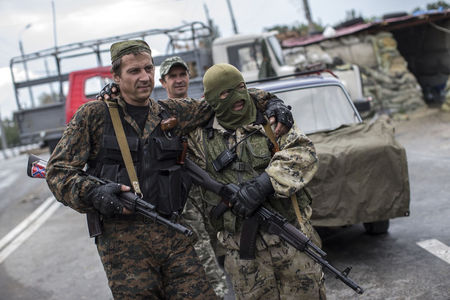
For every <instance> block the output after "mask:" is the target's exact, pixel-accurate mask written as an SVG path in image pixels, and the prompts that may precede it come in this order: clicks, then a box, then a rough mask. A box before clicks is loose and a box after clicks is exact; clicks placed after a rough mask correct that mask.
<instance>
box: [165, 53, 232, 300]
mask: <svg viewBox="0 0 450 300" xmlns="http://www.w3.org/2000/svg"><path fill="white" fill-rule="evenodd" d="M159 71H160V75H161V78H160V79H159V81H160V82H161V84H162V86H163V87H164V88H165V90H166V92H167V97H168V98H169V99H183V100H184V101H186V100H190V101H192V100H193V99H192V98H190V97H188V87H189V75H190V74H189V68H188V66H187V64H186V62H185V61H184V60H182V59H181V57H179V56H173V57H170V58H167V59H166V60H164V61H163V62H162V63H161V66H160V69H159ZM195 189H198V188H197V187H194V188H193V190H195ZM194 194H195V193H194ZM183 219H184V221H185V222H186V223H187V224H188V225H190V226H191V227H192V228H193V230H194V231H195V233H196V234H197V237H198V241H197V242H196V243H195V244H194V248H195V251H196V252H197V255H198V257H199V259H200V261H201V262H202V264H203V267H204V269H205V272H206V278H207V279H208V281H209V283H211V285H212V286H213V288H214V291H215V292H216V294H217V295H218V296H219V297H221V298H223V297H224V296H225V295H226V293H227V285H226V277H225V273H224V272H223V270H222V269H221V268H220V267H219V265H218V263H217V260H216V255H215V253H214V250H213V248H212V246H211V243H210V241H211V239H210V237H209V235H208V232H207V231H206V229H205V222H204V219H203V217H202V214H201V213H200V212H199V211H198V209H197V208H196V207H195V206H194V205H193V204H192V201H189V200H188V201H187V202H186V206H185V208H184V211H183ZM212 238H213V239H214V241H215V240H216V238H215V236H213V237H212Z"/></svg>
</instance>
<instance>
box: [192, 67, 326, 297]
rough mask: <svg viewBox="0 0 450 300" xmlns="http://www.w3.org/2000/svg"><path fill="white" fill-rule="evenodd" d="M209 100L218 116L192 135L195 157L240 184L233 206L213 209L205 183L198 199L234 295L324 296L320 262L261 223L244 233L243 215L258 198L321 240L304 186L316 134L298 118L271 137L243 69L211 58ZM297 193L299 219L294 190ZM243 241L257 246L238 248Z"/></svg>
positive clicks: (311, 170)
mask: <svg viewBox="0 0 450 300" xmlns="http://www.w3.org/2000/svg"><path fill="white" fill-rule="evenodd" d="M203 84H204V95H205V100H206V101H207V103H208V104H210V105H211V107H212V108H213V111H214V113H215V116H214V117H213V118H212V119H211V120H210V122H209V124H207V125H206V126H204V127H203V128H199V129H197V130H195V131H193V132H192V133H191V134H190V136H189V150H190V157H191V159H193V160H194V161H195V162H196V163H197V164H198V165H199V166H201V167H202V168H204V169H205V170H206V171H207V172H208V173H209V174H210V175H211V176H212V177H213V178H214V179H216V180H217V181H219V182H221V183H224V184H229V183H235V184H239V190H238V191H237V192H236V193H235V196H234V197H233V198H232V200H231V202H232V203H231V204H232V205H233V206H232V208H231V210H227V211H226V212H225V213H224V214H223V215H221V216H219V217H214V216H213V215H210V213H211V211H213V209H214V208H215V207H216V206H217V205H218V204H219V203H220V202H221V197H220V196H217V195H215V194H213V193H211V192H209V191H207V190H201V192H200V195H199V198H200V199H201V203H197V206H198V207H200V208H201V209H202V212H203V214H204V215H205V216H209V222H210V225H211V226H212V227H213V228H214V229H215V231H216V233H217V237H218V240H219V242H220V243H221V244H222V246H224V247H225V248H226V249H227V253H226V256H225V263H224V267H225V271H226V272H227V273H228V274H229V276H230V277H231V282H232V284H233V289H234V292H235V294H236V299H260V298H262V297H264V298H266V299H292V298H296V299H325V298H326V295H325V286H324V279H323V273H322V269H321V266H320V265H319V264H317V263H315V262H314V261H313V260H312V259H311V258H309V257H308V256H307V255H306V254H305V253H303V252H301V251H298V250H296V249H295V248H294V247H292V246H290V245H289V244H287V243H286V242H284V241H282V240H280V239H279V237H278V236H275V235H271V234H268V233H266V232H264V231H258V234H257V239H256V242H255V243H254V244H249V243H251V241H248V240H245V238H244V239H243V242H242V245H241V234H242V226H243V223H244V219H245V218H247V217H250V216H252V214H253V212H254V211H255V210H256V209H257V208H258V207H259V206H261V205H263V206H265V207H267V208H269V209H271V210H273V211H277V212H278V213H280V214H281V215H283V216H284V217H285V218H287V219H288V221H289V222H290V223H291V224H295V226H296V227H297V228H299V229H300V230H301V231H302V232H303V233H305V234H306V235H307V236H308V237H309V238H310V239H311V240H312V241H313V242H314V243H315V244H316V245H320V244H321V242H320V238H319V236H318V234H317V233H316V231H315V230H314V228H313V227H312V225H311V223H310V222H309V218H310V216H311V206H310V205H311V203H310V201H309V200H308V198H307V197H304V195H303V192H302V188H303V187H304V186H305V185H306V184H307V183H308V182H309V181H310V180H311V179H312V177H313V176H314V174H315V172H316V170H317V167H318V159H317V155H316V152H315V148H314V145H313V144H312V142H311V140H310V139H309V138H308V137H306V136H305V135H304V134H303V133H302V132H300V131H299V130H298V129H297V128H296V127H295V125H294V126H293V127H292V128H291V130H290V131H289V132H288V134H286V135H284V136H282V137H280V138H278V141H277V143H278V144H279V147H280V151H278V152H276V153H274V155H273V156H272V150H273V144H272V143H271V142H270V140H269V139H268V137H267V135H266V132H265V130H264V127H263V125H264V124H265V122H266V120H265V118H264V117H263V115H262V114H261V113H260V112H259V111H258V110H257V109H256V107H255V102H254V101H255V100H257V99H256V98H257V95H256V96H255V95H254V94H251V95H250V94H249V92H248V90H247V88H246V86H245V83H244V79H243V77H242V74H241V73H240V72H239V70H237V69H236V68H235V67H234V66H232V65H229V64H216V65H214V66H212V67H211V68H210V69H209V70H208V71H207V72H206V73H205V75H204V77H203ZM293 194H296V195H297V198H298V199H299V200H300V201H299V202H298V206H299V209H300V213H301V219H297V217H296V215H295V213H294V209H293V206H292V205H293V204H292V203H291V199H290V197H291V196H292V195H293ZM241 247H243V248H245V249H253V247H254V248H255V249H256V250H255V253H254V254H255V255H254V257H253V256H252V255H243V256H242V257H241V256H240V254H242V253H244V252H240V250H241Z"/></svg>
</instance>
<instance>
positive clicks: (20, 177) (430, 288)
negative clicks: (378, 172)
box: [0, 109, 450, 300]
mask: <svg viewBox="0 0 450 300" xmlns="http://www.w3.org/2000/svg"><path fill="white" fill-rule="evenodd" d="M396 128H397V131H396V132H397V137H398V140H399V141H400V142H401V143H402V144H403V145H404V146H405V148H406V150H407V156H408V166H409V175H410V186H411V216H409V217H404V218H397V219H393V220H391V226H390V229H389V233H388V234H385V235H379V236H371V235H367V234H366V233H365V232H364V228H363V226H362V225H354V226H350V227H346V228H333V229H330V228H327V229H321V230H320V234H321V236H322V238H323V241H324V250H325V251H326V252H327V253H328V261H329V262H331V263H332V264H333V265H334V266H335V267H337V268H339V269H341V270H343V269H344V268H345V267H346V266H352V267H353V269H352V271H351V272H350V277H351V278H352V279H353V280H354V281H356V282H357V283H358V284H360V285H361V286H362V287H363V288H364V289H365V293H364V294H363V295H361V296H358V295H356V294H355V293H354V292H353V291H352V290H351V289H349V288H348V287H346V286H345V285H344V284H343V283H341V282H340V281H338V280H335V279H334V278H333V276H332V275H331V274H330V273H328V272H326V285H327V296H328V299H437V300H440V299H442V300H448V299H450V260H449V259H448V257H449V256H450V254H449V246H450V234H449V229H448V228H450V218H449V217H448V216H449V215H450V204H449V195H450V185H449V184H448V176H449V174H450V114H448V113H447V114H445V113H441V112H439V111H438V110H433V109H431V110H427V111H425V112H421V113H418V114H416V115H414V117H413V118H412V120H410V121H402V122H398V123H397V125H396ZM44 157H45V155H44ZM47 157H48V156H47ZM26 160H27V156H26V155H21V156H18V157H15V158H12V159H9V160H2V161H0V162H1V163H2V166H3V168H2V171H1V172H0V194H1V195H2V196H1V198H0V291H1V292H0V299H8V300H18V299H25V300H28V299H30V300H31V299H32V300H40V299H43V300H44V299H45V300H60V299H67V300H75V299H77V300H78V299H112V297H111V294H110V291H109V288H108V286H107V281H106V277H105V275H104V272H103V269H102V265H101V263H100V260H99V258H98V255H97V252H96V248H95V245H94V242H93V240H91V239H89V237H88V233H87V228H86V224H85V218H84V216H81V215H79V214H77V213H76V212H74V211H72V210H71V209H69V208H67V207H63V206H61V205H58V204H53V203H54V202H52V200H51V198H50V196H51V194H50V192H49V191H48V189H47V188H46V184H45V182H44V181H43V180H39V179H30V178H27V177H26V175H25V166H26ZM40 205H46V206H45V210H43V211H46V212H47V216H46V215H45V213H43V214H42V215H41V219H42V218H45V217H47V219H46V220H45V221H43V222H42V223H38V222H39V221H36V222H34V223H32V224H34V225H32V226H29V227H28V229H25V230H24V231H22V235H17V236H15V239H12V240H11V241H10V242H9V243H8V244H7V245H5V246H2V244H1V243H2V241H5V237H8V234H9V233H10V232H11V231H12V230H14V228H17V226H18V225H19V224H20V223H21V222H23V220H29V219H27V217H28V216H29V215H30V214H32V212H33V211H35V210H36V209H37V208H38V207H39V206H40ZM52 212H53V213H52ZM50 213H52V214H50ZM41 219H39V220H41ZM38 225H40V226H38ZM9 236H10V235H9ZM430 240H431V241H434V240H437V241H439V242H440V243H441V244H439V245H441V246H442V245H444V246H443V248H440V249H441V253H440V254H441V257H444V258H445V257H447V260H445V259H443V258H440V257H439V256H436V255H434V254H432V253H430V252H429V251H427V250H426V249H424V248H423V247H420V246H419V245H418V243H420V242H423V241H430ZM12 246H14V247H12ZM7 250H8V251H7ZM445 251H447V252H445Z"/></svg>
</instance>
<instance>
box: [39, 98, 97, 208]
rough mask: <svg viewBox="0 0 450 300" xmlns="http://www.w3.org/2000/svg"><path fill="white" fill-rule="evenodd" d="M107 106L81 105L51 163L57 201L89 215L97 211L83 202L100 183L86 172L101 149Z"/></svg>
mask: <svg viewBox="0 0 450 300" xmlns="http://www.w3.org/2000/svg"><path fill="white" fill-rule="evenodd" d="M102 110H103V111H104V110H105V106H104V105H103V104H102V103H101V102H100V101H92V102H88V103H86V104H84V105H83V106H81V107H80V108H79V109H78V111H77V112H76V113H75V115H74V116H73V118H72V120H71V121H70V122H69V124H68V125H67V127H66V130H65V131H64V134H63V136H62V138H61V140H60V142H59V143H58V145H57V146H56V148H55V150H54V151H53V154H52V155H51V157H50V159H49V161H48V164H47V176H46V177H47V178H46V180H47V184H48V187H49V188H50V190H51V191H52V193H53V195H54V196H55V198H56V199H57V200H58V201H59V202H61V203H63V204H64V205H68V206H70V207H71V208H73V209H75V210H76V211H78V212H81V213H85V212H89V211H92V210H93V207H92V205H91V204H90V203H87V202H86V201H85V200H83V198H84V196H85V194H86V193H87V192H88V191H89V190H90V189H92V188H93V187H94V186H95V185H96V183H95V182H94V181H92V180H89V179H88V178H87V177H86V176H85V175H84V174H83V172H82V170H83V168H84V167H85V165H86V162H87V161H88V160H89V159H91V158H93V157H95V155H96V154H97V153H98V150H99V148H100V137H101V134H102V132H101V130H103V119H104V118H103V116H104V113H103V112H102Z"/></svg>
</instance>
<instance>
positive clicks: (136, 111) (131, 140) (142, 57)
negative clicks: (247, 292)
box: [47, 40, 217, 299]
mask: <svg viewBox="0 0 450 300" xmlns="http://www.w3.org/2000/svg"><path fill="white" fill-rule="evenodd" d="M111 59H112V68H111V70H112V73H113V78H114V81H115V83H117V84H118V86H119V88H120V91H121V95H120V97H118V98H116V99H113V100H109V101H108V102H105V101H91V102H88V103H86V104H84V105H82V106H81V107H80V108H79V109H78V111H77V112H76V113H75V115H74V117H73V118H72V120H71V121H70V123H69V124H68V126H67V128H66V130H65V132H64V134H63V137H62V139H61V141H60V143H59V144H58V145H57V146H56V148H55V150H54V152H53V154H52V156H51V157H50V159H49V162H48V167H47V168H48V173H47V183H48V185H49V188H50V189H51V191H52V192H53V194H54V195H55V197H56V199H57V200H58V201H60V202H62V203H63V204H65V205H68V206H70V207H71V208H73V209H75V210H77V211H78V212H81V213H93V212H99V213H100V215H101V222H102V234H101V235H99V236H96V239H95V241H96V245H97V249H98V253H99V255H100V258H101V261H102V263H103V266H104V269H105V272H106V275H107V277H108V282H109V286H110V288H111V291H112V294H113V296H114V298H115V299H216V297H217V296H216V295H215V293H214V290H213V289H212V287H211V285H210V284H209V282H208V281H207V280H206V277H205V272H204V270H203V267H202V265H201V263H200V261H199V260H198V257H197V255H196V252H195V250H194V248H193V242H194V240H193V238H189V237H186V236H185V235H183V234H181V233H179V232H176V231H175V230H173V229H171V228H169V227H167V226H164V225H161V224H159V223H156V222H154V221H153V220H150V219H147V218H145V217H142V216H140V215H136V214H131V213H130V212H129V211H127V210H126V209H125V208H124V207H123V205H122V203H121V201H120V199H119V197H118V195H119V194H120V192H121V191H129V190H130V187H129V186H132V185H131V184H130V179H129V176H128V172H127V170H126V167H125V163H124V159H123V158H122V155H121V150H120V148H119V145H118V143H117V139H116V134H115V130H114V127H113V124H112V117H111V115H110V113H109V111H108V106H111V107H112V106H116V107H117V109H118V112H119V117H120V121H121V123H122V125H123V130H124V133H125V135H126V140H127V142H128V145H129V146H128V148H129V150H130V155H131V157H132V163H133V164H134V169H135V170H136V173H137V177H138V181H139V183H140V186H141V189H142V194H143V199H144V200H145V201H148V202H150V203H152V204H155V205H156V206H157V207H158V209H159V207H161V206H164V204H166V203H167V201H169V202H171V201H173V203H178V204H179V207H178V208H177V209H176V210H177V212H181V210H182V208H183V201H185V200H186V196H187V192H188V191H186V188H185V184H187V183H186V182H185V180H186V179H185V177H183V176H181V175H176V174H174V176H181V177H178V179H179V180H178V181H177V180H175V181H176V182H180V184H178V185H173V186H166V187H164V185H162V187H160V183H164V182H165V179H166V177H167V176H166V177H164V176H162V175H160V172H159V170H160V168H162V167H170V166H171V165H172V164H173V168H175V167H176V165H175V162H176V159H175V158H165V159H162V158H161V159H160V160H158V155H160V154H161V153H163V154H166V155H167V154H168V152H167V151H165V149H160V150H157V149H159V148H156V145H155V142H154V141H155V140H160V141H161V142H162V144H163V145H165V144H166V143H167V142H169V143H170V141H171V140H169V139H168V138H167V137H165V135H166V133H165V132H163V131H162V129H161V126H160V122H161V120H162V119H164V118H165V117H166V116H167V114H165V113H164V110H166V111H168V114H169V116H170V115H175V116H177V118H178V126H177V127H176V128H175V129H174V130H175V131H174V133H173V134H176V133H182V132H183V131H184V130H189V128H193V127H196V126H199V125H201V124H203V123H204V122H205V121H206V120H208V119H209V118H210V117H211V115H212V112H211V109H210V108H209V106H208V105H207V104H206V103H205V102H199V101H196V102H189V103H175V102H174V101H171V100H168V101H166V102H165V106H164V109H163V108H162V106H161V105H159V104H158V103H157V102H156V101H154V100H153V99H151V98H150V94H151V92H152V90H153V87H154V65H153V59H152V56H151V50H150V47H149V46H148V45H147V43H146V42H144V41H141V40H134V41H133V40H132V41H123V42H118V43H114V44H113V45H112V46H111ZM187 112H189V114H188V113H187ZM192 126H193V127H192ZM172 140H175V139H172ZM175 142H178V140H175ZM158 153H159V154H158ZM176 154H177V153H174V155H173V157H174V156H175V155H176ZM85 166H87V173H89V174H92V175H94V176H96V177H100V178H103V179H107V180H111V181H114V182H117V183H108V184H105V185H99V184H98V183H97V182H96V181H93V180H92V179H90V178H89V177H87V176H86V175H84V173H83V172H81V171H82V170H83V169H84V168H85ZM177 174H178V173H177ZM118 183H119V184H118ZM169 189H170V191H171V192H177V191H178V192H179V194H180V195H181V196H179V197H176V198H175V199H171V198H170V199H166V198H163V196H164V195H167V194H169V193H168V190H169ZM135 192H136V191H135ZM183 195H185V196H183ZM171 203H172V202H171ZM174 210H175V209H174ZM159 212H160V213H162V212H161V211H159Z"/></svg>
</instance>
